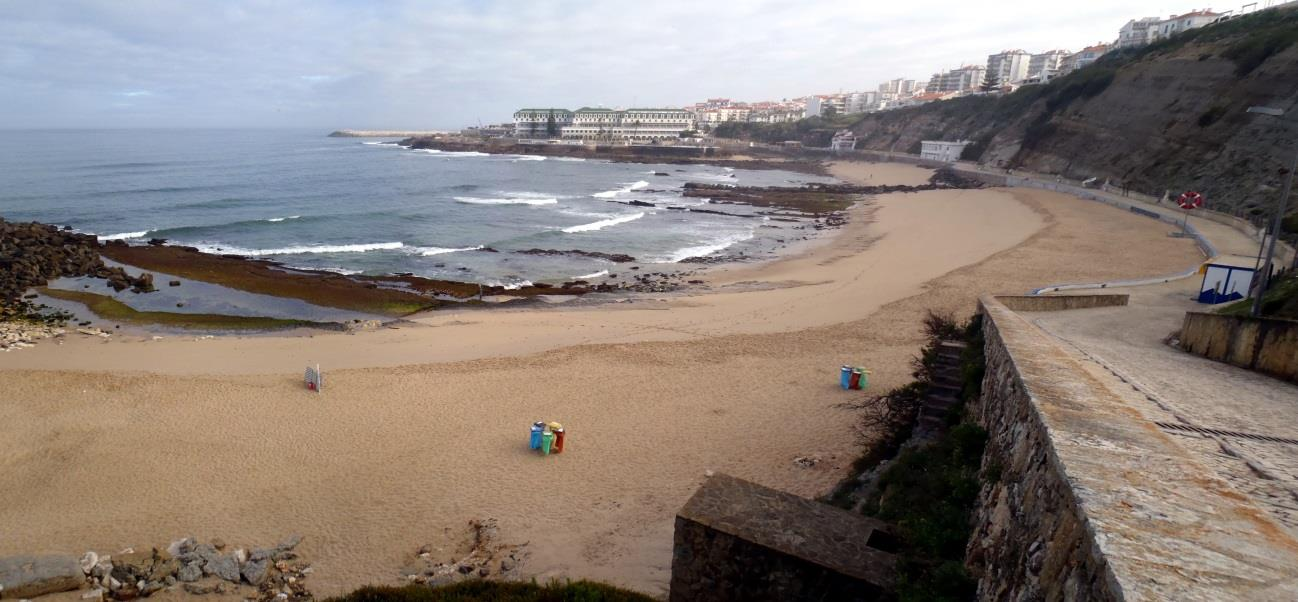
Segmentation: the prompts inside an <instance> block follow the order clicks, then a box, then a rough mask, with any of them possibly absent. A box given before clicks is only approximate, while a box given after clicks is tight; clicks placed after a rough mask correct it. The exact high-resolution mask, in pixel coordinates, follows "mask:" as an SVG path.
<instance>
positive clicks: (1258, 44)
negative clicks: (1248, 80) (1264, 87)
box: [1221, 26, 1298, 77]
mask: <svg viewBox="0 0 1298 602" xmlns="http://www.w3.org/2000/svg"><path fill="white" fill-rule="evenodd" d="M1294 42H1298V26H1296V27H1289V28H1284V29H1279V30H1264V31H1259V32H1256V33H1254V34H1252V35H1249V36H1247V37H1245V38H1243V39H1241V40H1238V41H1236V42H1235V43H1234V44H1231V45H1230V47H1229V48H1227V49H1226V50H1225V51H1224V52H1222V53H1221V56H1223V57H1225V58H1228V59H1230V60H1232V61H1234V62H1235V75H1237V76H1239V77H1244V76H1245V75H1248V74H1250V73H1252V72H1253V70H1254V69H1257V68H1258V67H1261V66H1262V63H1265V62H1266V60H1267V59H1269V58H1271V57H1273V56H1275V55H1276V54H1279V53H1280V52H1282V51H1284V50H1285V49H1286V48H1288V47H1290V46H1292V45H1293V43H1294Z"/></svg>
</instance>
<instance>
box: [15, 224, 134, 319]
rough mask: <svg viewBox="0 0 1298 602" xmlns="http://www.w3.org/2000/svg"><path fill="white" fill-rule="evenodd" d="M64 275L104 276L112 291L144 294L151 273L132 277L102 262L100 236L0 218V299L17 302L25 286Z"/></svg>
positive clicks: (26, 287)
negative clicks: (127, 290)
mask: <svg viewBox="0 0 1298 602" xmlns="http://www.w3.org/2000/svg"><path fill="white" fill-rule="evenodd" d="M63 276H93V277H95V278H104V279H106V280H107V281H108V286H110V287H112V288H113V290H116V291H122V290H126V289H128V288H129V289H131V290H133V291H135V292H137V293H144V292H149V291H152V290H154V289H153V274H149V273H144V274H141V275H140V276H138V277H132V276H131V275H129V274H127V273H126V271H125V270H123V269H121V268H113V267H108V266H106V265H104V261H103V259H101V258H100V257H99V239H98V238H96V237H95V236H93V235H90V234H78V233H75V232H72V231H71V230H70V229H68V228H63V229H59V228H58V227H56V226H51V225H48V224H40V223H36V222H7V221H5V220H4V219H0V301H3V302H6V303H11V302H16V301H17V300H18V299H19V298H20V297H21V296H22V294H23V293H24V292H26V291H27V289H29V288H31V287H34V286H44V285H45V284H47V283H48V282H49V281H50V280H54V279H55V278H60V277H63Z"/></svg>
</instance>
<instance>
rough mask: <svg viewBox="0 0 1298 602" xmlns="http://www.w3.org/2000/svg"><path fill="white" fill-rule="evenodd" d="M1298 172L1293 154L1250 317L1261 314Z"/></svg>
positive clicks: (1275, 112) (1274, 112) (1276, 113)
mask: <svg viewBox="0 0 1298 602" xmlns="http://www.w3.org/2000/svg"><path fill="white" fill-rule="evenodd" d="M1248 112H1249V113H1261V114H1263V115H1270V116H1272V117H1283V116H1284V111H1282V110H1280V109H1276V108H1273V107H1249V108H1248ZM1295 170H1298V153H1295V154H1294V158H1293V162H1292V163H1290V164H1289V174H1288V175H1286V176H1285V179H1284V190H1283V191H1282V192H1281V193H1280V205H1279V206H1277V207H1276V209H1275V216H1274V217H1273V218H1272V219H1271V242H1270V243H1269V244H1268V245H1267V249H1266V261H1265V262H1263V263H1262V271H1261V272H1260V273H1259V274H1258V278H1259V280H1258V287H1257V294H1256V295H1255V296H1254V297H1253V309H1252V311H1251V312H1250V315H1252V316H1253V317H1255V318H1256V317H1258V315H1260V314H1261V313H1262V295H1263V294H1264V293H1266V285H1267V280H1268V278H1267V276H1269V275H1270V274H1271V260H1272V258H1273V257H1275V243H1276V240H1278V239H1279V238H1280V227H1281V222H1282V221H1283V220H1284V213H1285V210H1286V209H1288V207H1289V191H1290V189H1291V188H1293V172H1294V171H1295Z"/></svg>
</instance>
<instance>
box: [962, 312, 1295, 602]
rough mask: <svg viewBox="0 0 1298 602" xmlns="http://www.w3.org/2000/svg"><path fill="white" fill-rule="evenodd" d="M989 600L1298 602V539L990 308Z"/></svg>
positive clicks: (983, 545)
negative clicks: (1236, 601)
mask: <svg viewBox="0 0 1298 602" xmlns="http://www.w3.org/2000/svg"><path fill="white" fill-rule="evenodd" d="M980 311H981V312H982V313H983V316H984V319H983V334H984V337H985V340H986V344H985V353H986V358H987V366H986V376H985V378H984V380H983V386H982V393H981V397H980V399H979V401H978V403H977V404H975V405H974V407H973V411H974V413H975V416H976V418H977V419H978V421H979V423H980V424H982V426H983V427H984V428H986V429H987V431H988V435H989V439H988V443H987V451H986V453H985V455H984V457H983V473H984V478H985V480H984V485H983V488H982V491H981V492H980V495H979V501H978V506H977V508H976V509H975V512H974V516H973V523H974V533H973V536H972V537H971V539H970V542H969V547H968V550H967V552H968V556H967V563H968V565H969V567H970V569H971V570H972V571H973V573H974V574H975V576H976V577H977V578H978V595H979V598H980V599H982V600H1178V601H1196V600H1203V601H1207V600H1213V601H1216V600H1293V599H1298V541H1296V540H1295V539H1294V538H1293V537H1292V536H1291V535H1290V534H1289V533H1288V532H1287V531H1286V530H1284V529H1283V528H1281V527H1280V525H1278V524H1277V523H1275V521H1274V520H1273V519H1271V518H1270V517H1269V515H1267V513H1266V512H1264V511H1263V510H1262V509H1260V508H1258V507H1257V506H1256V505H1255V504H1253V502H1252V501H1250V500H1248V499H1247V498H1245V497H1244V496H1241V495H1240V494H1239V493H1238V492H1237V491H1235V490H1234V489H1232V488H1231V487H1230V486H1229V485H1228V484H1226V483H1225V482H1224V481H1222V480H1221V479H1220V478H1219V477H1217V476H1216V474H1215V473H1213V472H1212V471H1211V470H1209V469H1207V468H1205V467H1203V466H1202V465H1200V464H1198V463H1197V462H1196V461H1194V460H1192V459H1191V457H1190V456H1189V455H1188V454H1187V453H1186V452H1185V450H1184V449H1183V448H1181V447H1180V446H1179V445H1178V444H1177V443H1175V442H1174V441H1172V440H1171V439H1170V438H1169V437H1168V436H1167V435H1166V434H1164V433H1163V432H1162V431H1160V430H1159V429H1158V427H1157V426H1155V425H1154V424H1152V423H1151V422H1149V421H1148V420H1146V419H1145V418H1143V417H1142V416H1141V415H1140V413H1139V411H1138V410H1137V409H1136V408H1134V407H1132V406H1130V405H1129V404H1128V403H1127V402H1126V401H1125V400H1124V398H1123V397H1122V396H1121V395H1119V394H1117V393H1115V392H1114V391H1112V390H1110V389H1108V388H1107V387H1106V386H1105V385H1104V384H1103V383H1102V382H1101V381H1098V380H1096V379H1095V378H1094V377H1093V376H1091V375H1090V374H1089V373H1088V372H1087V371H1086V369H1085V368H1084V367H1083V366H1082V364H1081V363H1080V361H1079V360H1078V359H1076V358H1075V357H1074V356H1073V355H1071V354H1069V353H1068V352H1067V351H1066V350H1064V349H1063V348H1062V347H1061V346H1060V345H1059V344H1058V343H1057V342H1056V341H1055V340H1054V339H1052V338H1051V337H1049V336H1048V335H1047V334H1046V333H1044V332H1042V331H1041V330H1040V329H1039V328H1037V327H1036V326H1033V325H1032V324H1031V323H1030V322H1029V321H1028V320H1026V319H1025V318H1023V317H1022V316H1019V315H1017V314H1015V313H1014V312H1013V311H1011V310H1010V309H1009V308H1007V307H1006V306H1005V305H1004V304H1002V303H1001V302H999V301H997V300H996V299H994V298H992V297H983V298H982V300H981V301H980Z"/></svg>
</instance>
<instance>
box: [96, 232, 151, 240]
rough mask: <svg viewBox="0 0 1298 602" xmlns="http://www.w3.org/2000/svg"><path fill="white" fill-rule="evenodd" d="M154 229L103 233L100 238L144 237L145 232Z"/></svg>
mask: <svg viewBox="0 0 1298 602" xmlns="http://www.w3.org/2000/svg"><path fill="white" fill-rule="evenodd" d="M152 231H153V230H140V231H139V232H119V233H117V234H101V235H99V240H127V239H131V238H144V235H145V234H148V233H150V232H152Z"/></svg>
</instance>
